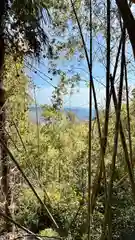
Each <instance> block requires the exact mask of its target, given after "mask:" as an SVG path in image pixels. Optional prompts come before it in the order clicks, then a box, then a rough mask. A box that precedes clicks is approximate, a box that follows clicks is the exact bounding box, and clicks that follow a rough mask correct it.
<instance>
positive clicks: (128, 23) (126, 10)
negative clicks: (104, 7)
mask: <svg viewBox="0 0 135 240" xmlns="http://www.w3.org/2000/svg"><path fill="white" fill-rule="evenodd" d="M116 4H117V6H118V9H119V11H120V13H121V16H122V19H123V22H124V26H125V28H126V29H127V31H128V34H129V39H130V42H131V45H132V49H133V54H134V58H135V19H134V17H133V15H132V12H131V10H130V7H129V5H128V2H127V0H116Z"/></svg>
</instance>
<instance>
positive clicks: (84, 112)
mask: <svg viewBox="0 0 135 240" xmlns="http://www.w3.org/2000/svg"><path fill="white" fill-rule="evenodd" d="M37 110H38V119H39V123H43V122H44V118H43V117H42V109H41V108H40V107H38V108H37ZM64 111H65V112H68V111H71V112H73V113H74V114H75V115H76V117H77V118H78V119H79V120H80V121H88V120H89V109H88V108H83V107H71V108H68V107H65V108H64ZM94 117H95V111H94V110H93V111H92V118H94ZM29 118H30V120H31V121H32V122H34V123H36V107H33V106H32V107H30V108H29Z"/></svg>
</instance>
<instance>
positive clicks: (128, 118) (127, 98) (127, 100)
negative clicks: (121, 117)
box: [125, 59, 133, 168]
mask: <svg viewBox="0 0 135 240" xmlns="http://www.w3.org/2000/svg"><path fill="white" fill-rule="evenodd" d="M125 85H126V107H127V124H128V140H129V150H130V162H131V166H132V168H133V159H132V157H133V156H132V138H131V126H130V110H129V94H128V79H127V65H126V59H125Z"/></svg>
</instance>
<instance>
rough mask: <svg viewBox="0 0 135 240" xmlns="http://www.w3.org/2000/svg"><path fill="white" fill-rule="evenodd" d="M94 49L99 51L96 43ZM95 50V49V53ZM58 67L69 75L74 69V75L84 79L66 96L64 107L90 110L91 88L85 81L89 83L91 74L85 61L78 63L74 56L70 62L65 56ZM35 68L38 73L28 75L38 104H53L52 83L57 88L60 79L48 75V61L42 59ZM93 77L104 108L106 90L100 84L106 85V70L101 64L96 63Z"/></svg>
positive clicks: (99, 101)
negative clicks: (51, 79)
mask: <svg viewBox="0 0 135 240" xmlns="http://www.w3.org/2000/svg"><path fill="white" fill-rule="evenodd" d="M99 41H102V38H100V37H99ZM94 47H95V49H97V45H96V43H95V44H94ZM95 49H93V52H94V51H95ZM57 65H58V68H60V69H62V70H65V71H67V72H68V75H70V69H74V73H79V74H80V76H81V79H82V81H81V82H80V86H79V87H77V88H76V89H75V90H74V93H73V94H72V95H66V96H64V106H66V107H84V108H88V106H89V88H88V87H87V86H86V83H85V82H84V80H85V81H86V80H87V81H89V74H88V69H87V63H86V61H85V59H83V60H81V61H80V62H78V58H77V55H75V56H73V57H72V59H70V60H65V58H64V56H61V57H60V60H59V61H58V62H57ZM35 67H36V68H37V69H38V70H39V71H37V73H34V72H33V71H28V73H29V76H30V77H31V78H32V80H33V81H34V83H35V84H36V98H37V102H38V104H51V96H52V92H53V90H54V88H53V87H52V86H51V85H50V83H51V84H53V85H55V86H56V85H57V83H58V81H59V77H57V76H56V77H55V76H53V77H52V76H51V75H50V74H48V69H49V62H48V60H47V59H42V60H41V63H40V64H36V65H35ZM48 76H49V77H52V78H53V81H50V79H49V78H48ZM93 76H94V83H95V88H96V92H97V100H98V103H99V105H100V106H101V107H102V106H103V105H104V99H105V88H104V86H103V85H102V84H100V83H99V82H103V83H104V80H105V68H104V66H103V65H102V64H101V63H100V62H96V61H95V62H94V64H93ZM95 79H96V80H95ZM46 81H47V82H46Z"/></svg>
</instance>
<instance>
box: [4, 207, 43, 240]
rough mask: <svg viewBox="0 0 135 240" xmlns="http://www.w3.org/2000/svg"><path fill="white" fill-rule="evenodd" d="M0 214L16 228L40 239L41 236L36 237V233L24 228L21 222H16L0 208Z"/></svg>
mask: <svg viewBox="0 0 135 240" xmlns="http://www.w3.org/2000/svg"><path fill="white" fill-rule="evenodd" d="M0 216H1V217H3V218H4V219H5V220H6V221H9V222H11V223H13V224H14V225H16V226H17V227H18V228H20V229H22V230H23V231H25V232H27V233H28V234H29V235H30V236H34V237H35V238H36V239H38V240H42V238H40V237H38V236H37V235H36V234H34V233H33V232H31V231H30V230H29V229H27V228H25V227H24V226H22V225H21V224H19V223H17V222H16V221H15V220H13V219H12V218H11V217H9V216H7V215H5V214H4V213H3V212H2V211H1V209H0Z"/></svg>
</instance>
